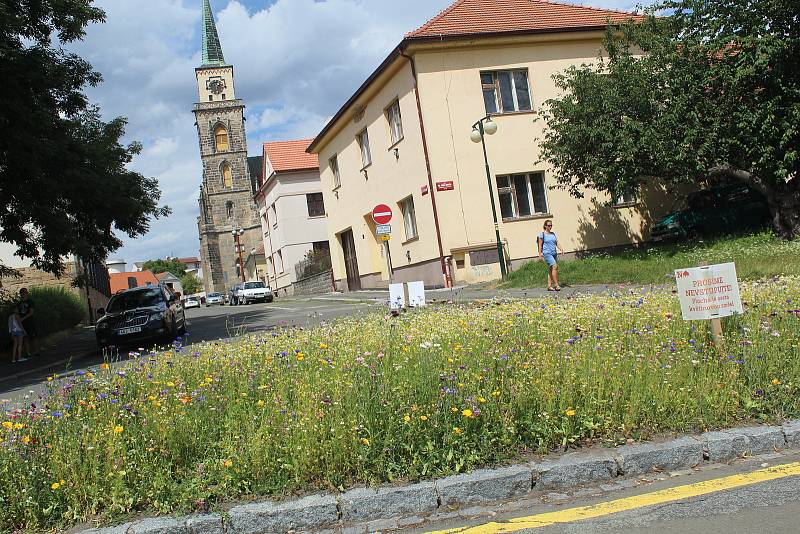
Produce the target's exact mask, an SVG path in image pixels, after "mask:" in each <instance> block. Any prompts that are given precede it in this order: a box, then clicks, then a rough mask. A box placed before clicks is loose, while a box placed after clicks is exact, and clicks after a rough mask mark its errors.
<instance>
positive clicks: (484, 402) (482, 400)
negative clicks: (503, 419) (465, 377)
mask: <svg viewBox="0 0 800 534" xmlns="http://www.w3.org/2000/svg"><path fill="white" fill-rule="evenodd" d="M478 402H480V403H481V404H486V398H485V397H478Z"/></svg>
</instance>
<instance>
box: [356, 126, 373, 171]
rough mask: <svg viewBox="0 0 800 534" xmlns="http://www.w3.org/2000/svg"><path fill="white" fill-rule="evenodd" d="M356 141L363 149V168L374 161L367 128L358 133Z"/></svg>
mask: <svg viewBox="0 0 800 534" xmlns="http://www.w3.org/2000/svg"><path fill="white" fill-rule="evenodd" d="M356 141H358V146H359V148H360V149H361V168H362V169H364V168H366V167H369V165H370V164H371V163H372V154H370V152H369V134H367V130H366V128H365V129H364V130H361V132H359V134H358V135H356Z"/></svg>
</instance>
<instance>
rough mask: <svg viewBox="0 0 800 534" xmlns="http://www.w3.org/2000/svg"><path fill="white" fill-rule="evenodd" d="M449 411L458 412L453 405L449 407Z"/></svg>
mask: <svg viewBox="0 0 800 534" xmlns="http://www.w3.org/2000/svg"><path fill="white" fill-rule="evenodd" d="M450 411H451V412H453V413H458V408H456V407H455V406H453V407H452V408H450Z"/></svg>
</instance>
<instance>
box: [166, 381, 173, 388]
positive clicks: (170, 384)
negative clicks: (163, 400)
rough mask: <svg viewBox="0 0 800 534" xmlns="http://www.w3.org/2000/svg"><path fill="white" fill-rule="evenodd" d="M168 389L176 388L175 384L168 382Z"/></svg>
mask: <svg viewBox="0 0 800 534" xmlns="http://www.w3.org/2000/svg"><path fill="white" fill-rule="evenodd" d="M167 387H168V388H174V387H175V382H171V381H170V382H167Z"/></svg>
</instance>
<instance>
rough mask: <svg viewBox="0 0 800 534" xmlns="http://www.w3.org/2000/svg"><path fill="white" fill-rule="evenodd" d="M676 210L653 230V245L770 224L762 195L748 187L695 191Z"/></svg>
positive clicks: (735, 186) (730, 186)
mask: <svg viewBox="0 0 800 534" xmlns="http://www.w3.org/2000/svg"><path fill="white" fill-rule="evenodd" d="M676 208H677V209H675V210H674V211H673V212H672V213H669V214H667V215H665V216H664V217H662V218H661V219H660V220H659V221H658V222H657V223H656V224H655V225H654V226H653V230H652V231H651V235H652V238H653V241H669V240H674V239H678V240H685V239H689V240H693V239H697V238H700V237H703V236H711V235H717V234H724V233H729V232H732V231H737V230H745V229H748V228H757V227H759V226H763V225H765V224H767V223H768V222H769V207H768V206H767V202H766V200H765V199H764V197H763V195H761V194H760V193H758V192H757V191H754V190H753V189H751V188H749V187H748V186H746V185H728V186H722V187H713V188H710V189H703V190H701V191H694V192H692V193H689V195H687V197H686V199H685V200H683V201H682V202H681V204H679V205H678V206H676Z"/></svg>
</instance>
